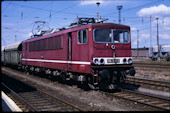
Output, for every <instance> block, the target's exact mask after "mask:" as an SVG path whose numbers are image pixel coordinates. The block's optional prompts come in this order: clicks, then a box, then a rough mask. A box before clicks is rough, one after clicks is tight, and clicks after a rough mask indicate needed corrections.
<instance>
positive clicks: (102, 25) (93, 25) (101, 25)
mask: <svg viewBox="0 0 170 113" xmlns="http://www.w3.org/2000/svg"><path fill="white" fill-rule="evenodd" d="M87 28H96V29H97V28H103V29H126V30H128V29H130V27H129V26H126V25H121V24H115V23H90V24H86V25H78V26H74V27H68V28H65V29H63V30H60V31H57V32H54V33H51V34H48V35H44V36H40V37H36V38H30V39H27V40H26V41H25V42H30V41H34V40H39V39H44V38H48V37H53V36H56V35H61V34H66V33H68V32H73V31H77V30H81V29H87Z"/></svg>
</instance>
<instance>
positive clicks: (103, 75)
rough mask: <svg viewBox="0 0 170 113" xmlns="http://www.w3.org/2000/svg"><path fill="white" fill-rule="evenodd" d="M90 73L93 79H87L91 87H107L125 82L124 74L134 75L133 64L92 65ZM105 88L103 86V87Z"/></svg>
mask: <svg viewBox="0 0 170 113" xmlns="http://www.w3.org/2000/svg"><path fill="white" fill-rule="evenodd" d="M91 73H92V75H93V78H92V79H93V80H91V81H89V83H90V85H91V86H92V85H93V87H100V86H102V87H103V86H104V87H106V88H109V87H110V86H111V85H112V84H120V83H122V82H125V80H126V75H127V74H130V75H131V76H134V75H135V70H134V67H133V65H131V64H129V65H123V64H122V65H98V66H96V65H92V66H91ZM104 89H105V88H104Z"/></svg>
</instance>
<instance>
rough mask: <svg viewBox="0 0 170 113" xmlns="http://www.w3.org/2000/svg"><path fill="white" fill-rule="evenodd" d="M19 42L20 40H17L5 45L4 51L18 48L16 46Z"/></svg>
mask: <svg viewBox="0 0 170 113" xmlns="http://www.w3.org/2000/svg"><path fill="white" fill-rule="evenodd" d="M21 43H22V41H20V42H17V43H14V44H10V45H7V46H6V47H5V51H9V50H18V47H19V46H20V44H21Z"/></svg>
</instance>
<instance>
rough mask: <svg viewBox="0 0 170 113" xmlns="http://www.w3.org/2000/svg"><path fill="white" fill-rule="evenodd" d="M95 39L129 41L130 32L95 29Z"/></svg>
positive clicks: (115, 41)
mask: <svg viewBox="0 0 170 113" xmlns="http://www.w3.org/2000/svg"><path fill="white" fill-rule="evenodd" d="M94 41H95V42H97V43H129V42H130V33H129V31H127V30H115V29H95V30H94Z"/></svg>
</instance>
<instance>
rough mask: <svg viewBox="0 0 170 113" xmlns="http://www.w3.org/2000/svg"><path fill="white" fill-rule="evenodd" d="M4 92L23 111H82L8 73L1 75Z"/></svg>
mask: <svg viewBox="0 0 170 113" xmlns="http://www.w3.org/2000/svg"><path fill="white" fill-rule="evenodd" d="M2 81H3V83H2V82H1V85H2V88H3V90H4V92H5V93H6V94H7V95H8V96H10V97H11V98H13V99H14V100H15V101H16V103H17V105H18V106H19V107H20V108H21V109H22V110H23V111H82V110H81V109H79V108H77V107H75V106H73V105H71V104H69V103H67V102H65V101H63V100H61V99H59V98H56V97H53V96H51V95H48V94H46V93H45V92H43V91H41V90H39V89H36V88H34V87H32V86H30V85H28V84H25V83H23V82H21V81H19V80H17V79H14V78H13V77H10V76H8V75H4V74H3V75H2Z"/></svg>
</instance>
